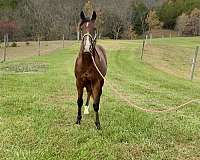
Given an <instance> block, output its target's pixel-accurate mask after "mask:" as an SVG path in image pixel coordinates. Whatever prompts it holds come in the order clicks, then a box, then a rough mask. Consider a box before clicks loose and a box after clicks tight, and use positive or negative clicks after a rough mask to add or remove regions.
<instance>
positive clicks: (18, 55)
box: [0, 41, 74, 60]
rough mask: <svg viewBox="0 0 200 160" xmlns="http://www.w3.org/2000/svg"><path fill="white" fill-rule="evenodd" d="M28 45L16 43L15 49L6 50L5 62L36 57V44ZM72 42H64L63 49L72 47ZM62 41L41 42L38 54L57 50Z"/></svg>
mask: <svg viewBox="0 0 200 160" xmlns="http://www.w3.org/2000/svg"><path fill="white" fill-rule="evenodd" d="M29 43H30V44H29V45H26V42H17V47H8V48H7V56H6V59H7V60H16V59H22V58H27V57H31V56H35V55H38V42H36V41H30V42H29ZM73 43H74V41H65V47H68V46H70V45H72V44H73ZM62 45H63V44H62V41H41V48H40V54H41V55H44V54H48V53H51V52H53V51H55V50H57V49H59V48H62ZM0 46H1V47H0V60H2V59H3V53H4V48H3V44H1V45H0Z"/></svg>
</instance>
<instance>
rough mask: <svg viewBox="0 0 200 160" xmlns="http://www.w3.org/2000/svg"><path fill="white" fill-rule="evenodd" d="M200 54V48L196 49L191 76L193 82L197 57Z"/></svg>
mask: <svg viewBox="0 0 200 160" xmlns="http://www.w3.org/2000/svg"><path fill="white" fill-rule="evenodd" d="M198 52H199V46H197V47H196V50H195V54H194V58H193V59H192V67H191V74H190V80H191V81H192V80H193V78H194V71H195V66H196V62H197V55H198Z"/></svg>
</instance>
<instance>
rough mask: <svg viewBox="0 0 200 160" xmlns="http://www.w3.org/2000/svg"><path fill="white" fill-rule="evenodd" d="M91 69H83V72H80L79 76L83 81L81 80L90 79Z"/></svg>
mask: <svg viewBox="0 0 200 160" xmlns="http://www.w3.org/2000/svg"><path fill="white" fill-rule="evenodd" d="M91 77H92V76H91V71H89V70H88V71H85V72H82V74H81V76H80V78H81V80H82V81H83V82H85V81H88V80H91Z"/></svg>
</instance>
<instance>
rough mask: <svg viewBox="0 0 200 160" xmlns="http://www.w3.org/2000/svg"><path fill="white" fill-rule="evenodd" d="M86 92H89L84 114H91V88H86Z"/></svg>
mask: <svg viewBox="0 0 200 160" xmlns="http://www.w3.org/2000/svg"><path fill="white" fill-rule="evenodd" d="M86 90H87V101H86V104H85V110H84V114H89V103H90V97H91V95H92V89H91V86H90V85H88V86H87V87H86Z"/></svg>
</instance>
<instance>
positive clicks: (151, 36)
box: [150, 33, 153, 44]
mask: <svg viewBox="0 0 200 160" xmlns="http://www.w3.org/2000/svg"><path fill="white" fill-rule="evenodd" d="M152 38H153V35H152V33H150V44H151V42H152Z"/></svg>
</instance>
